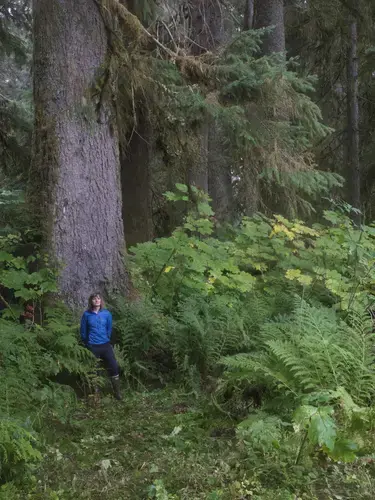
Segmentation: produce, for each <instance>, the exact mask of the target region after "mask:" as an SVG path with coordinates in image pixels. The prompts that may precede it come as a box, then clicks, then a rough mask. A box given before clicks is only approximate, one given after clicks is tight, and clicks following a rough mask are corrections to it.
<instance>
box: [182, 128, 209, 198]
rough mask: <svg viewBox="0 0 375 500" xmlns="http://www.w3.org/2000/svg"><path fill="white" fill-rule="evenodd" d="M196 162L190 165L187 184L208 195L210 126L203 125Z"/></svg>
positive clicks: (199, 136) (200, 130)
mask: <svg viewBox="0 0 375 500" xmlns="http://www.w3.org/2000/svg"><path fill="white" fill-rule="evenodd" d="M197 149H198V150H197V154H196V159H195V160H196V161H194V162H193V164H192V165H189V166H188V168H187V172H186V182H187V183H188V184H191V185H192V186H196V187H197V188H199V189H202V190H203V191H205V192H206V193H207V191H208V124H207V123H203V125H202V126H201V127H200V129H199V132H198V148H197Z"/></svg>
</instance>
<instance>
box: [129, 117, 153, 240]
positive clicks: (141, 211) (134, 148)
mask: <svg viewBox="0 0 375 500" xmlns="http://www.w3.org/2000/svg"><path fill="white" fill-rule="evenodd" d="M152 141H153V138H152V132H151V126H150V125H149V124H148V120H147V116H143V115H140V116H138V126H137V130H136V131H135V132H134V133H133V136H132V138H131V140H130V144H129V146H128V149H127V150H125V151H122V152H121V177H122V199H123V206H122V208H123V219H124V230H125V240H126V244H127V246H128V247H131V246H133V245H136V244H137V243H142V242H145V241H150V240H152V238H153V233H154V227H153V221H152V205H151V188H150V177H151V175H150V161H151V154H152Z"/></svg>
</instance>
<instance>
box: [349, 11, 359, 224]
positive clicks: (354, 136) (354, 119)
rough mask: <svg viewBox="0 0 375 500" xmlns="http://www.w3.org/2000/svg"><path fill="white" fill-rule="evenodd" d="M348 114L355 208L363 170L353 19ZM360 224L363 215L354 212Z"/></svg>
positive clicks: (353, 22) (354, 25)
mask: <svg viewBox="0 0 375 500" xmlns="http://www.w3.org/2000/svg"><path fill="white" fill-rule="evenodd" d="M347 114H348V153H347V155H348V156H347V160H348V173H349V176H348V177H349V200H350V203H351V205H352V206H353V207H354V208H357V209H360V208H361V171H360V164H359V105H358V55H357V22H356V20H351V22H350V26H349V44H348V55H347ZM353 220H354V221H355V222H356V223H357V224H359V223H360V221H361V217H360V215H359V214H354V216H353Z"/></svg>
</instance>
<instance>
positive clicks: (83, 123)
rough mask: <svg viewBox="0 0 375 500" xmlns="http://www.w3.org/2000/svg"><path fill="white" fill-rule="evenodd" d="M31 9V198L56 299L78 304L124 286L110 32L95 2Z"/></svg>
mask: <svg viewBox="0 0 375 500" xmlns="http://www.w3.org/2000/svg"><path fill="white" fill-rule="evenodd" d="M33 15H34V102H35V137H34V156H33V166H32V182H33V185H34V189H33V193H34V196H35V191H36V189H37V190H39V193H40V194H37V196H38V200H36V199H35V198H34V201H37V202H38V205H39V209H40V214H41V216H42V217H43V225H44V230H45V231H44V237H45V244H46V247H47V250H48V251H49V253H50V255H51V257H52V258H53V260H54V261H55V262H58V263H59V264H60V265H61V273H60V278H59V288H60V292H61V295H62V296H63V297H64V298H65V299H66V300H67V302H68V303H69V304H70V305H72V306H75V307H77V306H83V305H84V304H85V303H86V300H87V297H88V295H89V294H90V293H92V292H93V291H95V290H99V291H104V290H105V289H124V288H125V287H126V284H127V283H126V274H125V272H124V270H123V262H122V254H121V253H122V251H123V250H124V234H123V222H122V216H121V188H120V169H119V152H118V137H117V131H116V127H115V117H114V113H113V108H112V99H111V97H112V96H111V95H108V94H109V92H106V91H105V90H106V86H105V85H104V84H105V82H106V78H107V77H108V74H109V73H108V63H109V60H110V52H109V47H108V43H109V40H108V36H109V34H108V33H109V31H107V29H106V27H105V25H104V22H103V19H102V16H101V13H100V11H99V8H98V6H97V4H96V3H95V2H94V1H93V0H33ZM98 82H100V86H101V87H102V88H101V89H100V90H98ZM103 82H104V83H103ZM108 87H110V85H108V86H107V89H108Z"/></svg>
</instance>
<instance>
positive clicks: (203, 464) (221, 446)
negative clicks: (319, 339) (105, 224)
mask: <svg viewBox="0 0 375 500" xmlns="http://www.w3.org/2000/svg"><path fill="white" fill-rule="evenodd" d="M237 426H238V422H236V421H234V420H232V419H228V418H227V417H225V416H223V414H222V413H220V412H217V411H215V409H214V408H213V407H212V406H211V402H210V399H209V398H207V397H206V396H200V397H199V398H196V397H193V396H192V395H187V394H183V393H182V392H181V390H179V389H176V388H174V387H170V388H164V389H161V390H154V391H151V392H137V393H136V392H130V393H127V394H126V396H125V400H124V401H123V402H120V403H119V402H114V400H113V399H112V398H111V397H110V396H105V395H104V396H103V397H102V399H101V401H100V402H99V403H98V405H97V406H95V407H90V406H88V405H87V404H84V403H82V405H81V406H80V407H79V408H78V409H77V411H76V413H75V416H74V419H73V420H72V422H71V424H69V425H59V426H57V425H53V424H51V425H50V426H49V427H48V428H46V429H45V439H46V441H45V446H44V452H43V453H44V461H43V463H42V467H41V469H39V470H38V472H37V474H36V476H35V479H34V482H33V484H32V485H30V486H29V487H28V489H27V491H22V492H20V490H17V489H16V488H15V487H14V486H13V485H12V483H7V485H6V488H5V489H3V490H2V493H1V494H0V498H1V499H5V498H14V499H15V500H16V499H21V498H22V499H25V498H29V499H32V500H47V499H48V500H73V499H91V500H96V499H100V500H104V499H106V500H118V499H132V500H133V499H134V500H135V499H150V498H156V499H159V500H172V499H176V500H177V499H178V500H185V499H186V500H187V499H207V500H216V499H223V500H225V499H228V500H236V499H237V500H244V499H245V500H246V499H253V498H256V499H265V500H267V499H269V500H271V499H286V500H287V499H288V500H289V499H290V500H292V499H299V498H301V499H302V498H306V499H315V498H316V499H318V498H319V499H320V498H325V499H331V498H332V499H333V498H348V499H349V498H358V499H359V498H373V497H374V493H375V481H374V479H373V473H374V467H373V465H372V464H371V463H369V462H371V461H367V462H358V463H356V464H354V465H353V464H352V465H350V466H349V465H343V464H333V463H331V464H329V465H327V466H326V467H325V468H319V467H318V463H316V464H315V468H313V467H312V465H313V464H311V463H302V464H300V465H298V466H294V465H293V464H292V462H289V463H288V462H285V463H283V462H280V461H276V462H273V461H272V460H271V457H270V456H268V457H267V456H264V457H263V461H259V462H256V463H254V461H253V460H251V459H250V460H249V457H248V455H247V453H246V450H245V448H244V447H243V445H242V444H241V443H242V441H241V432H239V430H238V429H237ZM236 429H237V431H236ZM262 432H263V433H265V434H266V433H267V429H266V428H264V429H263V431H262ZM254 454H257V451H256V449H254ZM1 495H2V496H1Z"/></svg>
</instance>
